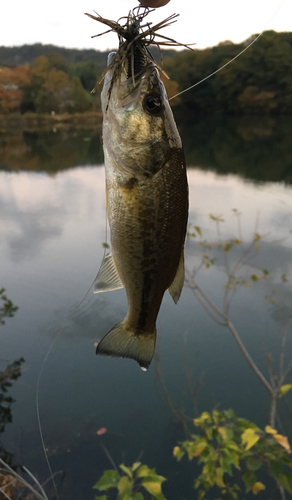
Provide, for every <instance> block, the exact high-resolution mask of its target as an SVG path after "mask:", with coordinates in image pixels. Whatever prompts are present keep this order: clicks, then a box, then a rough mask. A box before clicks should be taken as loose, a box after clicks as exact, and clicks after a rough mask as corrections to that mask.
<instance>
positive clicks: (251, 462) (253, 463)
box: [246, 457, 263, 471]
mask: <svg viewBox="0 0 292 500" xmlns="http://www.w3.org/2000/svg"><path fill="white" fill-rule="evenodd" d="M262 464H263V463H262V461H261V460H256V459H255V458H253V457H249V458H248V459H247V460H246V466H247V468H248V470H251V471H255V470H258V469H260V467H261V466H262Z"/></svg>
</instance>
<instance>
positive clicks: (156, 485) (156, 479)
mask: <svg viewBox="0 0 292 500" xmlns="http://www.w3.org/2000/svg"><path fill="white" fill-rule="evenodd" d="M163 481H166V478H165V477H163V476H158V475H157V474H151V475H149V476H145V477H144V478H143V481H142V486H143V487H144V488H145V490H147V491H148V492H149V493H150V494H151V495H152V496H154V498H155V499H157V500H165V497H164V495H163V493H162V491H161V483H163Z"/></svg>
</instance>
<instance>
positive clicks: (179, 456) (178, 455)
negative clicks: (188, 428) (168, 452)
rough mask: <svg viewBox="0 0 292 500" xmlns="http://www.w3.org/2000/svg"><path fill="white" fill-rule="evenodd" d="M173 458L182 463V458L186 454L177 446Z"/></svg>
mask: <svg viewBox="0 0 292 500" xmlns="http://www.w3.org/2000/svg"><path fill="white" fill-rule="evenodd" d="M173 456H174V457H175V458H176V459H177V460H178V461H180V460H181V459H182V457H183V456H184V452H183V451H182V449H181V448H180V447H179V446H175V447H174V448H173Z"/></svg>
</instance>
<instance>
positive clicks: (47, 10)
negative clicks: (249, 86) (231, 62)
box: [0, 0, 292, 51]
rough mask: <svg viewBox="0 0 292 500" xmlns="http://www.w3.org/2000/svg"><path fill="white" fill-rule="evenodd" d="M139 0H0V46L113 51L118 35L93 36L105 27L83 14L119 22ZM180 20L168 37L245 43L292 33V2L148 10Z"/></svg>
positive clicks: (188, 0) (225, 0)
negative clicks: (266, 32)
mask: <svg viewBox="0 0 292 500" xmlns="http://www.w3.org/2000/svg"><path fill="white" fill-rule="evenodd" d="M137 5H138V0H103V1H101V0H82V1H81V0H74V1H72V0H70V1H69V0H49V1H48V2H43V1H40V0H25V1H24V0H13V1H10V2H8V1H7V2H6V1H4V0H0V45H5V46H17V45H23V44H33V43H37V42H40V43H42V44H48V43H51V44H54V45H58V46H60V47H68V48H79V49H82V48H94V49H97V50H101V51H104V50H108V49H111V48H115V47H116V46H117V36H116V35H115V34H108V35H103V36H101V37H98V38H91V36H92V35H96V34H97V33H101V32H103V31H105V29H106V27H104V26H103V25H102V24H100V23H98V22H97V21H94V20H92V19H90V18H88V17H87V16H85V15H84V12H89V13H91V14H93V15H94V10H95V11H96V12H98V14H99V15H101V16H102V17H104V18H107V19H111V20H115V21H117V20H118V19H119V18H120V17H121V16H125V15H127V14H128V12H129V10H131V9H133V8H134V7H136V6H137ZM173 13H176V14H180V16H179V18H178V21H177V22H176V23H175V24H174V25H172V26H171V27H169V28H166V29H165V30H163V34H164V35H165V36H169V37H171V38H174V39H176V40H177V41H179V42H182V43H196V46H195V48H205V47H210V46H214V45H217V44H218V43H219V42H222V41H225V40H230V41H232V42H234V43H240V42H242V41H243V40H246V39H247V38H248V37H249V36H250V35H252V34H254V33H260V32H262V31H263V30H267V29H273V30H275V31H292V0H220V1H219V0H200V1H195V0H170V2H169V4H168V5H166V6H164V7H161V8H159V9H156V11H155V12H153V13H151V14H149V16H148V18H147V19H148V20H149V22H153V23H157V22H159V21H161V20H163V19H165V18H166V17H168V16H169V15H171V14H173Z"/></svg>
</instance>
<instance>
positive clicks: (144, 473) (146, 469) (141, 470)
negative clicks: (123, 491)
mask: <svg viewBox="0 0 292 500" xmlns="http://www.w3.org/2000/svg"><path fill="white" fill-rule="evenodd" d="M149 473H150V469H149V467H148V465H141V467H139V469H138V470H137V472H136V477H144V476H148V474H149Z"/></svg>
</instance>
